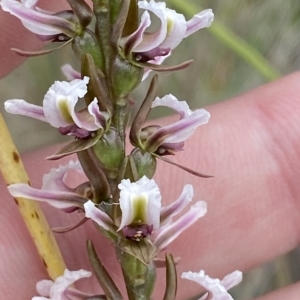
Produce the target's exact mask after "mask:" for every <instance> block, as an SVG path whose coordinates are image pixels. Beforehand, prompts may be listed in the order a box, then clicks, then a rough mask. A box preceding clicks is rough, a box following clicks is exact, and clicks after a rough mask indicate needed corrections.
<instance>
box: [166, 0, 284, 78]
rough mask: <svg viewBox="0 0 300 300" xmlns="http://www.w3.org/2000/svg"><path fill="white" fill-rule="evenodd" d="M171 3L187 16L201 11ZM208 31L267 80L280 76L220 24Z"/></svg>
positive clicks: (216, 23)
mask: <svg viewBox="0 0 300 300" xmlns="http://www.w3.org/2000/svg"><path fill="white" fill-rule="evenodd" d="M172 3H173V4H174V5H175V7H176V8H178V9H180V10H181V11H182V12H183V13H185V14H188V15H192V14H194V13H195V12H196V11H199V10H200V9H201V8H200V7H199V5H196V4H193V3H187V2H186V1H182V0H172ZM208 30H209V32H210V33H211V34H212V35H214V36H215V37H216V38H217V39H219V40H220V41H221V42H223V43H224V44H225V45H226V46H228V47H229V48H230V49H231V50H233V51H234V52H235V53H236V54H237V55H239V56H240V57H241V58H243V59H244V60H245V61H246V62H248V63H249V64H250V65H252V66H253V67H254V68H256V69H257V71H259V72H260V73H261V75H263V76H264V77H265V78H266V79H267V80H275V79H277V78H279V77H280V76H281V75H280V72H279V71H278V70H276V69H275V68H274V67H273V66H272V65H271V64H270V63H269V62H268V61H267V60H266V59H265V58H264V57H263V55H262V54H261V53H260V52H259V51H257V50H256V49H255V48H253V47H252V46H251V45H250V44H248V43H247V42H246V41H245V40H244V39H242V38H241V37H239V36H238V35H236V34H235V33H234V32H233V31H231V30H230V29H229V28H227V27H226V26H225V25H223V24H222V23H220V22H218V21H214V22H213V24H212V25H211V26H210V27H209V28H208Z"/></svg>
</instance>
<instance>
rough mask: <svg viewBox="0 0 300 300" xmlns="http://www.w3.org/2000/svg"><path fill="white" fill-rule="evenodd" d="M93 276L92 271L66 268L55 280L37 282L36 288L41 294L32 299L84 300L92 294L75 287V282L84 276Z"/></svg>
mask: <svg viewBox="0 0 300 300" xmlns="http://www.w3.org/2000/svg"><path fill="white" fill-rule="evenodd" d="M91 276H92V272H89V271H85V270H82V269H81V270H78V271H69V270H67V269H66V270H65V272H64V274H63V275H62V276H59V277H57V278H56V279H55V281H54V282H53V281H52V280H41V281H39V282H38V283H37V284H36V290H37V292H38V293H39V294H40V295H41V296H35V297H33V298H32V300H47V299H48V300H67V299H72V300H82V299H87V298H89V297H92V296H93V295H92V294H87V293H83V292H81V291H79V290H77V289H75V288H73V287H70V286H71V285H73V283H74V282H75V281H77V280H80V279H82V278H88V277H91Z"/></svg>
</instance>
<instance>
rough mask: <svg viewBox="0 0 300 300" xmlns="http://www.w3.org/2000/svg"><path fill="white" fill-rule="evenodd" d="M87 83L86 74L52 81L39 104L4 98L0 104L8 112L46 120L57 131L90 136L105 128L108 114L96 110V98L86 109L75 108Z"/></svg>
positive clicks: (85, 91)
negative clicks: (79, 77)
mask: <svg viewBox="0 0 300 300" xmlns="http://www.w3.org/2000/svg"><path fill="white" fill-rule="evenodd" d="M88 82H89V78H88V77H84V78H83V79H74V80H72V81H70V82H66V81H55V83H54V84H53V85H52V86H51V87H50V88H49V90H48V92H47V94H46V95H45V97H44V101H43V107H41V106H38V105H34V104H30V103H28V102H26V101H25V100H21V99H12V100H7V101H5V103H4V107H5V109H6V111H7V112H9V113H12V114H18V115H23V116H28V117H31V118H35V119H38V120H40V121H44V122H48V123H50V124H51V125H52V126H53V127H56V128H58V129H59V132H60V133H61V134H67V135H73V136H75V137H76V138H86V137H90V136H91V135H92V133H93V132H95V131H97V130H99V129H102V130H103V129H105V128H106V126H107V122H108V120H109V114H108V113H107V112H101V111H100V110H99V106H98V100H97V98H94V100H93V101H92V102H91V103H90V104H89V105H88V107H87V108H85V109H83V110H80V111H78V112H77V111H75V106H76V104H77V102H78V101H79V98H82V97H83V96H84V95H85V94H86V93H87V84H88Z"/></svg>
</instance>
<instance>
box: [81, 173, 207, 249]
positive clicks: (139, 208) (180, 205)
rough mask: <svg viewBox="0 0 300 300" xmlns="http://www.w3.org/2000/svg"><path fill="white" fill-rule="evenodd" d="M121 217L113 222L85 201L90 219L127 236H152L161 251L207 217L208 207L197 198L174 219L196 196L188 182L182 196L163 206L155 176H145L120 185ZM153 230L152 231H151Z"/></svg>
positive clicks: (86, 211)
mask: <svg viewBox="0 0 300 300" xmlns="http://www.w3.org/2000/svg"><path fill="white" fill-rule="evenodd" d="M119 188H120V200H119V201H120V208H121V212H122V215H121V220H120V223H119V224H115V225H114V224H113V223H112V219H111V218H110V217H109V216H108V215H107V214H106V213H104V212H103V211H101V209H99V208H97V207H96V206H95V204H94V203H93V202H92V201H88V202H86V203H85V204H84V209H85V214H86V217H87V218H91V219H92V220H94V221H95V222H96V223H97V224H98V225H100V226H102V227H103V228H104V229H105V230H109V231H111V232H112V233H115V234H116V233H117V232H118V231H119V230H122V232H123V234H124V235H125V236H126V237H127V238H131V239H134V240H140V239H141V238H144V237H147V236H148V235H150V238H151V239H152V241H153V243H154V245H155V246H156V247H157V249H158V252H159V251H160V250H162V249H164V248H165V247H166V246H167V245H168V244H170V243H171V242H172V241H173V240H174V239H175V238H176V237H178V236H179V235H180V234H181V233H182V232H183V231H184V230H185V229H187V228H188V227H190V226H191V225H192V224H194V223H195V222H196V221H197V220H198V219H199V218H200V217H202V216H204V215H205V213H206V211H207V208H206V203H205V202H204V201H198V202H196V203H195V204H194V205H193V206H191V208H190V210H189V211H187V212H186V213H185V214H183V215H182V216H180V217H179V218H177V219H176V220H174V217H175V216H176V215H178V214H179V213H180V212H181V211H182V210H183V209H184V208H186V207H187V206H188V205H189V204H190V201H191V200H192V197H193V187H192V186H191V185H189V184H187V185H185V187H184V189H183V191H182V193H181V195H180V197H179V198H178V199H177V200H176V201H174V202H173V203H171V204H170V205H168V206H166V207H163V208H161V195H160V191H159V188H158V186H157V184H156V183H155V181H154V180H153V179H151V180H150V179H148V178H147V177H146V176H144V177H142V178H141V179H140V180H138V181H137V182H130V180H128V179H123V180H122V181H121V183H120V184H119ZM152 230H153V233H152Z"/></svg>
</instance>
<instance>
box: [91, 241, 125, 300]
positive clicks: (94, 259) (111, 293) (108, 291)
mask: <svg viewBox="0 0 300 300" xmlns="http://www.w3.org/2000/svg"><path fill="white" fill-rule="evenodd" d="M87 251H88V256H89V260H90V263H91V265H92V267H93V269H94V273H95V275H96V277H97V280H98V281H99V283H100V285H101V287H102V289H103V291H104V293H105V295H106V297H107V299H108V300H123V297H122V295H121V293H120V291H119V290H118V288H117V286H116V284H115V283H114V281H113V279H112V278H111V277H110V275H109V273H108V272H107V270H106V269H105V267H104V265H103V264H102V262H101V261H100V259H99V257H98V255H97V252H96V250H95V247H94V245H93V242H92V241H91V240H87Z"/></svg>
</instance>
